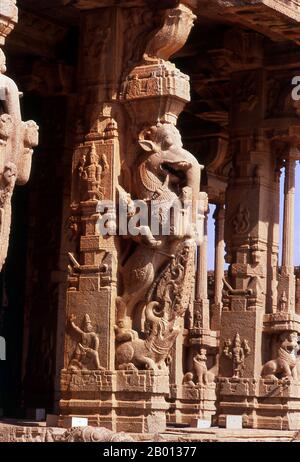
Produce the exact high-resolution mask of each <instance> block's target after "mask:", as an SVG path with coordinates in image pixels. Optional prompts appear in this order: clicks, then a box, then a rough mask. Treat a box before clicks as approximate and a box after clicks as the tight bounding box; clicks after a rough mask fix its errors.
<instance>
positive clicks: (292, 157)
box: [277, 146, 299, 314]
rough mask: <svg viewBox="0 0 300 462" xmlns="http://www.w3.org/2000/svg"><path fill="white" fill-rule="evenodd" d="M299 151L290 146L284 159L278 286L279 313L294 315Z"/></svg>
mask: <svg viewBox="0 0 300 462" xmlns="http://www.w3.org/2000/svg"><path fill="white" fill-rule="evenodd" d="M297 156H298V157H299V150H298V149H297V148H296V147H294V146H292V147H291V148H290V149H289V151H288V154H287V156H286V159H285V163H284V170H285V177H284V218H283V232H282V264H281V272H280V275H279V284H278V305H277V310H278V311H280V312H289V313H291V314H293V313H295V291H296V278H295V274H294V250H295V249H294V247H295V245H294V241H295V171H296V160H297Z"/></svg>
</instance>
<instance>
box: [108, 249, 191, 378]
mask: <svg viewBox="0 0 300 462" xmlns="http://www.w3.org/2000/svg"><path fill="white" fill-rule="evenodd" d="M194 251H195V247H194V242H193V241H187V242H185V243H184V244H182V245H181V250H180V251H179V252H178V255H177V256H176V257H175V258H174V260H172V261H171V262H170V263H169V264H168V265H167V266H166V268H165V269H164V270H163V271H162V272H161V274H160V275H159V276H158V277H157V280H156V281H155V283H154V285H153V287H152V289H151V290H150V291H149V294H148V303H147V304H146V308H145V339H140V338H138V335H137V333H136V332H134V331H132V330H131V329H124V328H123V330H122V331H121V332H120V326H119V327H117V329H116V332H117V336H116V340H117V348H116V360H117V367H118V369H135V368H140V369H143V368H146V369H152V370H165V369H166V368H167V365H166V361H167V360H168V357H169V354H170V351H171V348H172V346H173V344H174V342H175V340H176V337H177V335H178V333H179V332H180V327H179V319H180V318H181V317H182V316H183V315H184V313H185V311H186V308H187V306H188V304H189V301H190V297H191V294H192V278H191V275H192V268H193V259H194Z"/></svg>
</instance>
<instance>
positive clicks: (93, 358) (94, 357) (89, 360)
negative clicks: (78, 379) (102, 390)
mask: <svg viewBox="0 0 300 462" xmlns="http://www.w3.org/2000/svg"><path fill="white" fill-rule="evenodd" d="M75 320H76V316H74V315H73V314H72V315H71V316H70V320H69V321H70V328H71V331H72V332H73V334H75V335H77V336H78V337H79V341H78V343H77V345H76V348H75V351H74V354H73V358H72V359H71V361H70V363H69V369H72V370H78V369H89V370H103V369H104V368H103V367H101V366H100V359H99V337H98V335H97V334H96V332H94V329H93V326H92V323H91V319H90V317H89V315H88V314H86V315H85V317H84V322H83V328H82V329H81V328H80V327H78V326H77V325H76V324H75Z"/></svg>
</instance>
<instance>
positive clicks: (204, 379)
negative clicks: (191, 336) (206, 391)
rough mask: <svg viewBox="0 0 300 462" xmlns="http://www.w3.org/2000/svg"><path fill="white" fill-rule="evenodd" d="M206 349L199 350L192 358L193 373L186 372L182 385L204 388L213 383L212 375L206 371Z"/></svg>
mask: <svg viewBox="0 0 300 462" xmlns="http://www.w3.org/2000/svg"><path fill="white" fill-rule="evenodd" d="M206 363H207V356H206V349H205V348H201V349H200V353H197V354H196V355H195V356H194V358H193V372H187V373H186V374H185V375H184V377H183V384H184V385H189V386H195V385H199V386H205V385H208V384H209V383H211V382H213V380H214V374H212V373H211V372H209V371H208V370H207V364H206Z"/></svg>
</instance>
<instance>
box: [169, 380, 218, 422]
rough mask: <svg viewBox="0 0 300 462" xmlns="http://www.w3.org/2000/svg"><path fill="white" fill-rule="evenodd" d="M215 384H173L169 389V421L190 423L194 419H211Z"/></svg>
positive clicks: (214, 399)
mask: <svg viewBox="0 0 300 462" xmlns="http://www.w3.org/2000/svg"><path fill="white" fill-rule="evenodd" d="M215 402H216V384H215V383H209V384H207V385H195V386H190V385H188V384H184V385H178V386H175V385H174V386H173V387H171V389H170V410H169V414H168V419H169V422H170V423H185V424H188V425H191V424H192V422H193V421H195V420H196V419H202V420H208V421H211V420H212V417H213V416H214V415H215V413H216V406H215Z"/></svg>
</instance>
